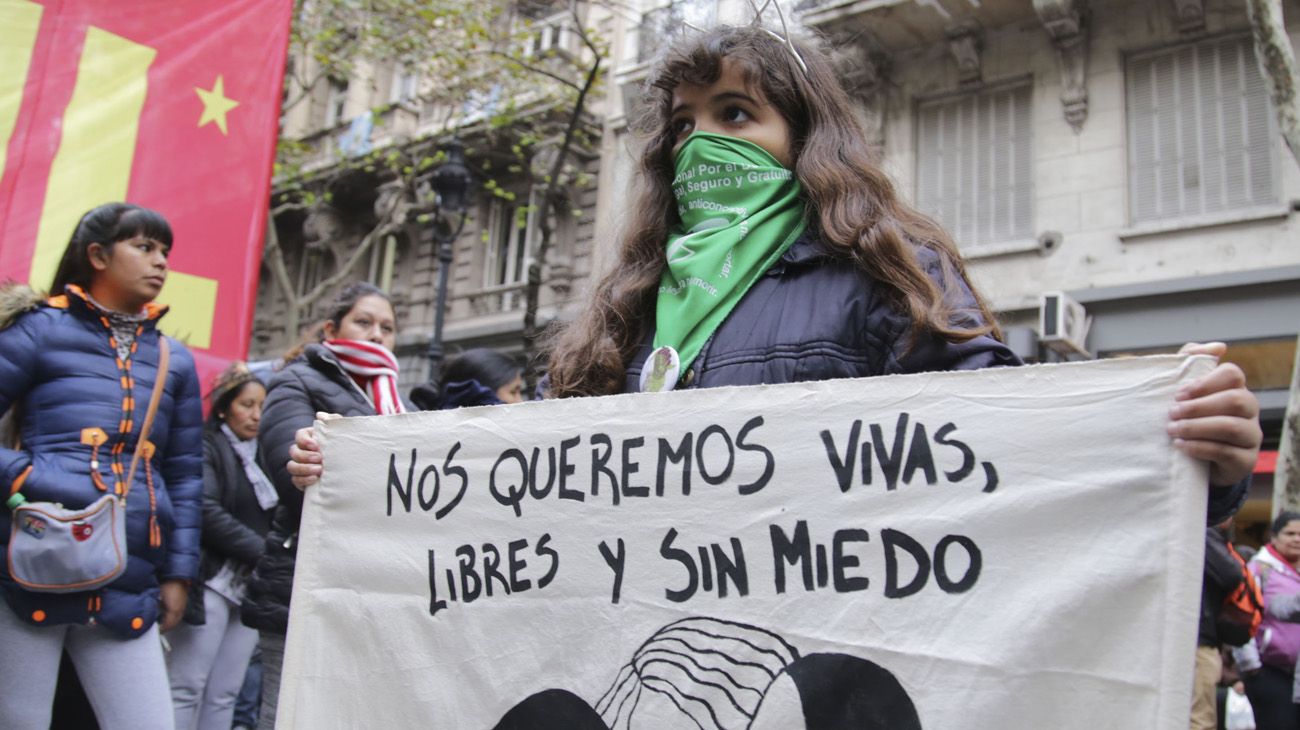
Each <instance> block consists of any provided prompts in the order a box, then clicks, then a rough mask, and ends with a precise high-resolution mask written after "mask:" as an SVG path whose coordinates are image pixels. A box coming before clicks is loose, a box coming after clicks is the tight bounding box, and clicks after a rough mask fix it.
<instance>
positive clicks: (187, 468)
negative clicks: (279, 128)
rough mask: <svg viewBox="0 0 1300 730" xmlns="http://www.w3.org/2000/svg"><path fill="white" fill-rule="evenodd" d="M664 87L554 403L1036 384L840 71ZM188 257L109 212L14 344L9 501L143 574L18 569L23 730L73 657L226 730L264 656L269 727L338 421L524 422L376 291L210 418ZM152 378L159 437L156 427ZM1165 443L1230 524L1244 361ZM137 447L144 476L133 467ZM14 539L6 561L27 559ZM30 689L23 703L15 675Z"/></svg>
mask: <svg viewBox="0 0 1300 730" xmlns="http://www.w3.org/2000/svg"><path fill="white" fill-rule="evenodd" d="M646 89H647V92H646V93H647V99H646V101H647V103H646V105H645V108H646V110H647V118H646V120H645V122H646V124H645V125H644V131H645V133H646V136H647V140H646V144H645V146H644V151H643V152H642V155H641V158H640V164H639V183H640V185H639V186H638V188H637V189H638V190H639V192H638V197H637V198H636V199H634V200H632V201H631V203H630V205H629V206H628V208H627V209H628V210H629V220H628V221H627V225H626V233H625V234H624V236H623V237H622V238H621V240H620V241H619V242H618V253H617V263H616V264H615V265H614V266H613V268H612V269H611V271H610V273H609V274H607V275H606V276H605V277H604V278H603V279H601V280H600V281H599V283H597V284H596V285H595V287H594V291H593V293H592V300H591V302H590V304H589V306H587V307H586V309H585V310H584V311H583V312H582V314H581V315H580V316H579V317H578V318H577V320H576V321H575V322H573V323H572V324H571V325H569V326H568V327H567V328H566V329H565V330H564V332H563V333H562V334H561V335H560V336H559V337H558V339H557V340H556V341H555V343H554V345H553V348H552V353H551V357H550V362H549V367H548V374H547V377H546V379H545V381H544V383H543V385H542V390H543V391H544V393H545V395H546V396H547V397H578V396H598V395H606V394H614V393H620V392H628V391H638V390H667V389H672V388H688V387H715V386H722V385H755V384H763V383H768V384H770V383H790V382H798V381H810V380H823V379H829V378H842V377H864V376H874V375H883V374H890V373H909V372H920V371H939V370H958V369H974V368H984V367H993V366H1013V365H1017V364H1018V363H1019V361H1018V359H1017V358H1016V356H1015V355H1014V354H1013V353H1012V352H1011V350H1010V349H1009V348H1008V347H1007V346H1006V345H1005V344H1003V343H1002V342H1001V339H1000V332H999V330H998V327H997V324H996V322H995V320H994V318H993V315H992V313H991V312H990V310H989V308H988V306H987V304H986V303H985V301H984V299H983V298H982V297H981V296H980V294H979V293H978V291H977V290H976V288H975V287H974V286H973V285H972V283H971V281H970V279H969V277H968V276H967V275H966V272H965V269H964V265H963V262H962V259H961V256H960V255H959V254H958V252H957V249H956V246H955V245H954V243H953V241H952V240H951V238H950V237H949V236H948V234H947V233H945V232H944V231H943V230H942V229H941V228H940V227H938V226H937V225H936V224H934V223H933V222H932V221H930V220H929V219H928V218H926V217H924V216H923V215H921V214H919V213H918V212H916V211H915V210H914V209H912V208H911V207H910V206H909V205H908V204H907V203H905V202H904V201H903V200H902V199H901V198H900V197H899V195H898V194H897V192H896V190H895V188H894V186H893V184H892V183H891V181H890V180H889V178H888V177H887V176H886V175H885V174H884V173H883V172H881V170H880V169H879V168H878V167H877V166H876V164H875V160H874V157H873V154H872V151H871V149H870V147H869V146H868V144H867V143H866V141H865V137H864V136H863V135H862V134H861V132H860V130H859V129H858V127H857V123H856V121H855V120H856V118H855V115H854V114H853V112H852V110H851V107H850V104H849V101H848V98H847V96H846V95H845V93H844V91H843V89H842V87H841V85H840V83H839V80H838V78H837V77H836V74H835V73H834V72H833V70H832V68H831V65H830V63H829V62H828V60H827V58H826V56H825V55H824V54H823V53H822V52H821V51H819V50H818V49H816V48H815V47H813V46H812V45H809V44H804V43H801V42H798V41H796V40H794V39H790V38H782V37H780V36H779V35H775V34H774V33H772V32H770V31H768V30H765V29H763V28H760V27H757V26H750V27H720V28H716V29H713V30H711V31H706V32H700V33H694V34H690V35H687V36H684V37H682V38H681V39H680V40H678V41H677V42H675V43H674V44H673V45H672V47H670V48H669V49H667V50H666V52H665V54H664V56H663V57H662V58H661V59H660V61H659V62H658V64H657V66H656V68H655V70H654V71H653V72H652V73H651V76H650V79H649V81H648V83H647V86H646ZM727 166H729V167H730V168H732V169H737V168H738V169H745V170H750V171H752V172H754V173H755V174H754V175H751V176H750V182H749V183H748V184H746V185H745V186H739V185H737V186H730V187H728V186H722V185H707V184H695V185H685V184H683V182H684V181H685V180H687V179H690V178H694V179H695V181H696V182H697V183H699V182H702V178H703V177H706V176H707V175H708V174H709V173H708V170H710V169H715V168H719V167H727ZM172 243H173V240H172V232H171V230H170V228H169V227H168V225H167V223H166V221H165V219H164V218H163V217H162V216H161V215H159V214H158V213H155V212H153V211H149V210H146V209H143V208H139V207H136V206H131V205H125V204H113V205H106V206H102V207H100V208H96V209H94V210H92V211H90V212H89V213H87V214H86V215H85V216H83V218H82V219H81V221H80V223H79V224H78V226H77V228H76V232H75V233H74V234H73V236H72V240H71V242H70V243H69V245H68V248H67V251H66V253H65V255H64V258H63V261H62V263H61V265H60V267H59V273H58V275H57V276H56V277H55V280H54V286H53V287H52V289H51V291H50V295H51V296H49V297H48V298H45V297H39V298H37V297H31V296H28V297H26V298H24V299H22V300H21V304H20V305H19V306H16V307H14V309H13V311H12V312H11V313H10V315H9V316H8V317H6V318H4V320H3V322H0V328H2V331H0V410H12V411H13V412H12V413H11V416H10V417H11V418H12V419H13V422H14V425H15V426H16V432H17V434H18V436H19V438H17V439H15V440H12V441H8V442H6V443H5V444H4V445H3V446H0V485H4V486H5V487H6V488H7V490H8V493H9V494H11V495H19V496H21V497H22V498H24V499H26V500H28V501H37V500H43V501H49V502H59V503H61V504H62V505H64V506H66V507H69V508H79V507H83V506H86V505H88V504H90V503H91V502H93V501H95V500H96V499H98V498H100V497H101V495H105V494H111V495H115V496H117V497H119V498H120V500H121V502H122V504H124V506H125V515H126V520H125V522H126V533H125V534H126V542H127V550H126V552H127V555H128V558H127V561H126V562H127V565H126V567H125V570H124V572H122V573H121V574H120V576H119V577H116V578H114V579H112V580H111V581H109V582H107V583H105V584H103V585H97V586H95V587H94V588H91V589H81V590H69V591H67V592H60V593H54V592H43V591H41V590H38V589H35V588H33V587H31V586H24V585H20V584H19V583H17V582H15V580H13V576H11V575H9V574H8V573H6V574H4V575H0V587H3V591H4V598H5V603H6V605H7V608H0V672H3V673H4V675H5V677H6V681H5V682H3V683H0V716H3V717H4V718H5V725H6V727H12V728H42V727H46V726H48V725H49V722H50V715H51V705H52V698H53V697H54V692H55V681H56V677H57V675H58V664H59V658H60V655H61V653H62V652H63V651H65V650H66V651H67V653H68V654H69V655H70V657H71V659H72V661H73V663H74V664H75V666H76V669H77V674H78V676H79V677H80V680H81V684H82V685H83V686H84V688H85V693H86V695H87V697H88V699H89V701H90V704H91V705H92V706H93V708H94V712H95V715H96V717H97V718H98V721H99V723H100V725H101V726H102V727H106V728H118V727H123V728H125V727H129V728H171V727H173V726H175V727H178V728H186V729H188V728H192V727H200V728H220V730H227V728H229V727H230V726H231V724H232V722H233V718H232V714H233V712H234V707H235V702H236V698H237V696H238V695H239V694H240V688H241V687H242V686H243V685H244V684H245V677H246V673H247V671H246V670H247V668H248V666H249V664H250V659H251V658H252V657H253V656H254V654H257V655H258V656H259V660H258V665H259V666H260V671H261V676H262V680H261V708H260V716H259V717H258V720H257V721H258V725H259V727H265V728H269V727H272V726H273V724H274V719H275V704H276V699H277V695H278V687H279V682H280V665H281V660H282V657H283V650H284V635H285V632H286V629H287V626H288V621H289V615H290V611H291V606H290V589H291V586H292V580H293V571H294V561H295V555H296V548H297V540H296V537H297V530H298V523H299V519H300V517H301V508H302V493H301V491H300V489H302V488H306V487H309V486H310V485H312V484H314V483H315V482H316V481H317V480H318V479H319V477H320V475H321V474H322V473H323V470H324V469H325V465H324V463H323V458H322V456H321V454H320V451H319V449H318V448H317V445H316V442H315V439H314V438H313V435H312V432H311V428H310V425H311V423H312V422H313V420H314V419H315V414H316V413H318V412H327V413H334V414H339V415H343V416H362V415H377V414H378V415H384V414H393V413H401V412H403V411H407V410H410V409H412V408H413V407H415V405H418V406H419V407H422V408H432V407H436V408H451V407H461V406H471V405H483V404H494V403H511V402H517V401H518V400H520V399H521V395H522V388H523V382H522V378H521V373H520V370H519V367H518V366H517V365H516V364H515V363H513V362H511V361H509V360H508V359H503V358H501V357H500V356H499V355H496V354H495V353H490V352H470V353H466V354H465V355H464V356H462V357H461V358H460V360H459V361H457V362H454V363H449V364H448V366H447V368H446V370H445V373H444V377H443V378H442V379H441V382H440V383H438V384H431V385H429V386H422V387H420V388H417V389H416V391H415V392H413V393H412V394H411V398H410V400H408V399H407V398H405V397H403V395H402V394H401V393H400V392H399V390H398V388H397V381H398V364H397V360H396V358H395V357H394V355H393V347H394V344H395V340H396V320H397V317H396V314H395V312H394V310H393V306H392V302H391V300H390V298H389V296H388V295H387V294H386V293H385V292H383V291H381V290H380V289H378V288H376V287H374V286H371V285H369V284H364V283H358V284H352V285H350V286H348V287H346V288H345V289H344V290H343V291H342V292H341V293H340V295H339V297H338V298H337V300H336V301H335V303H334V305H333V306H332V308H331V309H330V311H329V312H328V315H327V317H326V318H325V320H324V321H323V322H322V324H321V325H320V327H319V330H318V331H317V336H315V337H312V338H310V341H309V343H308V344H306V345H305V346H304V347H302V348H301V349H300V350H298V351H296V352H293V353H291V354H290V356H289V357H288V358H286V360H287V364H286V365H285V366H284V367H283V368H281V369H280V370H279V371H278V372H276V373H275V374H274V375H273V376H271V377H270V379H269V381H268V382H266V383H265V384H263V383H261V382H259V381H258V380H257V379H256V378H254V377H253V376H252V374H251V373H249V372H248V371H247V370H246V369H242V368H240V367H238V366H236V367H233V368H232V369H230V370H228V371H226V372H225V373H223V375H222V376H221V378H220V379H219V380H218V382H217V383H216V384H215V387H213V388H212V390H211V393H210V394H209V397H210V400H211V403H210V411H209V413H210V415H209V417H208V419H207V420H206V422H205V421H204V419H203V417H202V406H201V394H200V387H199V383H198V379H197V377H196V375H195V371H194V366H193V360H192V358H191V357H190V355H189V354H188V352H186V350H185V348H184V347H183V346H181V345H180V343H178V342H174V341H172V342H170V343H168V344H167V345H166V346H165V345H164V344H163V343H164V342H167V341H166V339H165V338H164V337H163V336H162V335H161V334H160V333H159V332H158V330H157V329H156V325H157V321H158V318H159V317H161V316H162V314H163V312H164V308H163V307H160V306H157V305H156V304H155V302H154V300H155V299H156V297H157V296H158V293H159V291H160V290H161V288H162V284H163V282H164V281H165V278H166V274H167V254H168V252H169V251H170V249H171V247H172ZM182 243H183V242H182ZM168 347H170V352H171V353H172V355H171V360H170V363H169V364H168V365H166V366H165V367H163V366H162V363H164V362H166V361H165V358H164V355H165V353H166V352H168ZM1223 351H1224V350H1223V346H1222V345H1214V344H1212V345H1191V346H1189V347H1187V348H1184V352H1188V353H1206V354H1212V355H1221V354H1223ZM155 383H159V384H160V385H161V396H160V398H159V399H158V402H157V409H156V411H157V412H156V416H154V417H153V419H152V430H151V431H150V432H149V435H148V437H147V439H146V438H144V437H142V436H141V430H142V429H141V424H140V423H138V420H139V419H138V416H137V412H138V411H139V407H140V406H141V405H142V404H144V403H146V402H150V403H152V401H151V400H148V398H149V396H148V394H149V393H150V392H151V389H152V388H153V386H154V385H155ZM149 410H150V411H151V412H152V411H153V406H152V405H151V406H150V408H149ZM151 415H152V413H151ZM146 420H148V419H146ZM147 428H148V427H147V426H145V429H147ZM1167 429H1168V433H1169V436H1170V437H1171V438H1172V439H1173V443H1174V445H1175V446H1176V447H1177V448H1179V449H1181V450H1182V451H1184V452H1186V453H1188V454H1190V455H1191V456H1193V457H1196V458H1200V459H1203V460H1205V461H1206V462H1208V464H1209V475H1210V478H1209V482H1208V484H1207V485H1206V488H1207V489H1208V490H1209V497H1210V500H1209V505H1210V507H1209V514H1208V515H1207V518H1208V520H1209V522H1208V523H1209V524H1217V523H1219V522H1222V521H1223V520H1224V519H1226V518H1228V517H1230V516H1231V514H1232V513H1233V512H1234V511H1235V510H1236V509H1237V507H1238V506H1239V505H1240V503H1241V501H1242V500H1243V499H1244V494H1245V488H1246V482H1247V480H1248V479H1249V475H1250V470H1251V467H1252V465H1253V463H1254V460H1255V457H1256V455H1257V453H1258V449H1259V445H1260V440H1261V433H1260V428H1259V423H1258V403H1257V401H1256V400H1255V398H1254V396H1253V395H1251V394H1250V392H1249V391H1248V390H1247V389H1246V387H1245V380H1244V376H1243V374H1242V372H1241V370H1240V369H1239V368H1237V367H1236V366H1234V365H1231V364H1220V365H1218V366H1217V367H1216V368H1215V369H1214V370H1213V371H1212V372H1210V373H1209V374H1208V375H1206V376H1204V377H1203V378H1201V379H1199V380H1197V381H1196V382H1194V383H1192V384H1190V385H1189V386H1187V387H1186V388H1185V389H1184V390H1183V391H1182V392H1180V394H1179V395H1178V399H1177V401H1176V402H1175V403H1172V404H1171V413H1170V420H1169V422H1168V426H1167ZM146 442H147V443H146ZM1081 448H1085V447H1083V446H1081ZM133 451H138V452H140V453H142V454H144V457H143V464H144V466H143V467H142V470H140V471H134V470H128V469H127V468H126V466H125V463H126V462H130V461H132V458H131V454H132V452H133ZM14 501H15V500H14V499H11V504H10V506H11V509H12V508H13V506H14ZM9 515H10V513H9V511H5V513H4V517H3V520H4V522H3V524H0V528H2V529H0V540H6V542H5V544H4V548H5V550H6V553H9V552H10V551H11V550H13V549H15V545H16V544H17V543H16V542H14V543H12V544H11V541H9V536H10V534H11V529H10V522H11V520H10V516H9ZM14 524H18V523H17V522H15V523H14ZM1296 525H1297V527H1296V532H1297V535H1300V522H1297V523H1296ZM15 529H17V530H23V529H33V530H35V529H37V528H36V527H35V526H34V525H31V524H26V525H18V527H16V528H15ZM1286 529H1290V528H1289V527H1284V529H1283V530H1282V531H1281V533H1282V534H1285V531H1286ZM1283 539H1285V538H1283ZM1297 544H1298V545H1300V538H1297ZM1282 550H1283V549H1282V548H1280V547H1279V548H1277V550H1275V551H1274V552H1276V553H1277V554H1278V555H1282V556H1285V554H1286V553H1284V552H1282ZM1286 560H1289V561H1291V562H1287V563H1286V567H1287V568H1288V569H1289V571H1290V572H1289V573H1288V572H1287V571H1286V570H1283V569H1281V568H1277V569H1274V570H1273V571H1272V572H1271V573H1269V574H1267V575H1265V576H1264V578H1263V580H1264V583H1265V592H1266V595H1277V596H1280V595H1281V594H1283V593H1287V592H1297V593H1300V574H1296V571H1295V569H1294V567H1292V566H1293V564H1294V560H1295V558H1294V557H1292V558H1286ZM1287 575H1296V576H1297V577H1296V579H1295V580H1292V579H1291V578H1287V577H1286V576H1287ZM79 587H80V588H84V587H85V584H80V585H79ZM1274 600H1275V603H1276V599H1274ZM1279 605H1280V604H1279ZM1292 610H1293V609H1291V608H1288V609H1285V610H1283V609H1278V612H1280V613H1279V614H1278V620H1279V621H1282V620H1285V618H1283V616H1284V615H1285V616H1290V615H1291V613H1289V612H1290V611H1292ZM1270 615H1273V614H1270ZM1297 625H1300V624H1297ZM1281 626H1282V625H1281V624H1277V625H1276V631H1275V633H1276V634H1277V635H1278V636H1279V637H1281V636H1282V634H1283V633H1284V631H1283V629H1282V628H1281ZM1297 636H1298V637H1300V633H1298V634H1297ZM164 639H165V640H166V642H167V643H168V644H170V652H164V649H163V640H164ZM1271 652H1272V649H1270V644H1269V643H1268V642H1265V643H1263V644H1262V651H1261V653H1262V654H1263V655H1264V656H1265V658H1266V668H1267V667H1273V668H1274V669H1275V670H1276V671H1273V672H1270V674H1269V675H1266V676H1267V678H1268V680H1269V681H1270V682H1271V683H1272V685H1276V687H1274V688H1273V689H1271V690H1269V691H1270V692H1272V693H1273V694H1275V695H1279V696H1280V693H1281V690H1280V687H1281V685H1282V684H1283V683H1286V682H1289V681H1290V677H1291V673H1292V672H1293V669H1294V660H1295V651H1294V649H1292V650H1291V651H1290V654H1289V659H1290V661H1291V664H1290V666H1283V665H1285V663H1286V659H1287V657H1286V656H1283V657H1282V658H1279V659H1269V658H1268V657H1270V656H1271ZM1279 662H1280V663H1279ZM19 670H21V673H22V677H23V680H24V681H22V682H15V681H11V678H12V677H14V676H15V674H16V673H17V672H18V671H19ZM1284 670H1285V671H1284ZM1274 675H1276V676H1274ZM254 684H256V683H254ZM1252 684H1258V682H1252V681H1251V679H1250V678H1248V679H1247V684H1246V686H1247V691H1248V692H1252V690H1251V686H1252ZM1288 686H1289V685H1288ZM1261 691H1262V690H1261ZM1252 699H1254V695H1253V694H1252ZM1261 727H1263V725H1261ZM1278 727H1281V725H1279V726H1278ZM1287 727H1292V726H1291V725H1288V726H1287Z"/></svg>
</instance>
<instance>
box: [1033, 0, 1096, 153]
mask: <svg viewBox="0 0 1300 730" xmlns="http://www.w3.org/2000/svg"><path fill="white" fill-rule="evenodd" d="M1034 11H1035V12H1037V13H1038V19H1039V20H1040V21H1042V23H1043V27H1044V28H1046V29H1047V34H1048V35H1049V36H1051V38H1052V45H1053V46H1055V47H1056V58H1057V61H1058V65H1059V66H1060V68H1061V106H1062V107H1063V108H1064V111H1065V121H1067V122H1069V123H1070V126H1071V127H1073V128H1074V131H1075V133H1076V134H1077V133H1078V132H1079V130H1081V129H1083V121H1084V120H1085V119H1087V118H1088V25H1087V9H1086V7H1085V3H1084V2H1083V0H1034Z"/></svg>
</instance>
